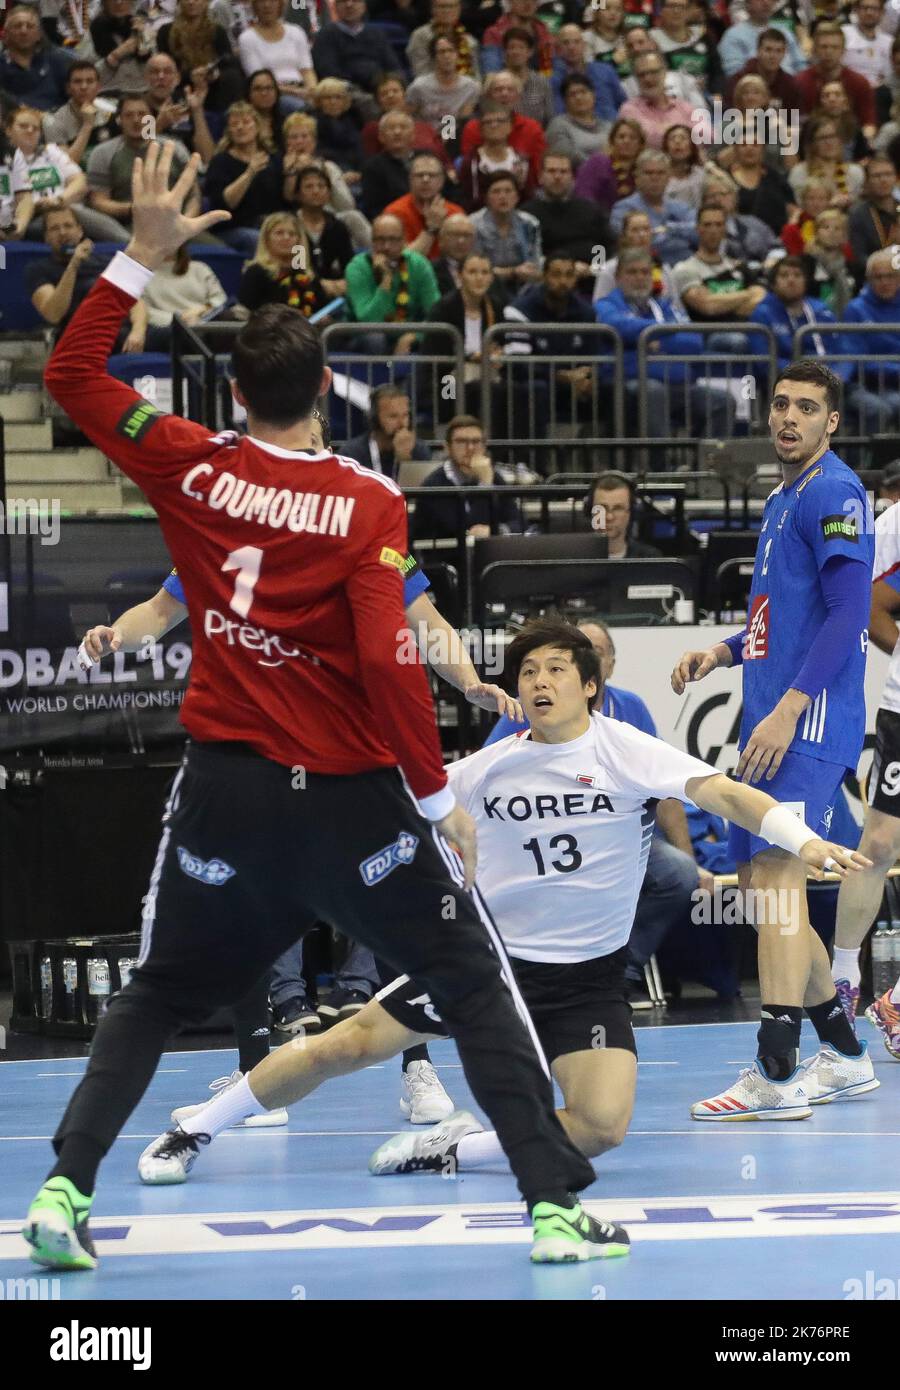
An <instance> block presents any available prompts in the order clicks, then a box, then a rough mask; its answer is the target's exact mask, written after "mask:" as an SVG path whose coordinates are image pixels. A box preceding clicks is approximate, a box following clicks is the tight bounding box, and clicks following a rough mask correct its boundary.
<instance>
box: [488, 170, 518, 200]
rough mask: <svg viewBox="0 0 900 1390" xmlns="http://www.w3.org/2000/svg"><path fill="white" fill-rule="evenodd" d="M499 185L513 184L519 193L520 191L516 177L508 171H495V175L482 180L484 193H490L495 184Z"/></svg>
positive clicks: (491, 174) (489, 175) (492, 174)
mask: <svg viewBox="0 0 900 1390" xmlns="http://www.w3.org/2000/svg"><path fill="white" fill-rule="evenodd" d="M498 183H511V184H512V186H513V188H514V189H515V190H516V192H517V193H518V192H519V191H520V190H519V185H518V184H517V183H516V179H515V175H513V174H511V173H510V172H509V170H508V169H495V170H494V171H493V173H490V174H486V175H485V177H484V178H483V179H482V181H481V191H482V193H484V194H487V193H489V192H490V190H491V189H492V188H493V187H494V186H495V184H498Z"/></svg>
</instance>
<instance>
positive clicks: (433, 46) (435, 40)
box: [428, 34, 456, 58]
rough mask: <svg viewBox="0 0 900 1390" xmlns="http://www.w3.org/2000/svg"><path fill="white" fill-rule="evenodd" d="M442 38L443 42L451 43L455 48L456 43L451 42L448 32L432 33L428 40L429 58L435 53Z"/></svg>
mask: <svg viewBox="0 0 900 1390" xmlns="http://www.w3.org/2000/svg"><path fill="white" fill-rule="evenodd" d="M442 39H443V40H444V42H445V43H449V44H453V47H454V48H456V44H455V43H453V40H452V39H451V37H450V35H449V34H432V36H431V38H430V39H429V40H428V56H429V58H433V57H434V55H435V54H436V53H437V46H438V44H439V43H440V42H441V40H442Z"/></svg>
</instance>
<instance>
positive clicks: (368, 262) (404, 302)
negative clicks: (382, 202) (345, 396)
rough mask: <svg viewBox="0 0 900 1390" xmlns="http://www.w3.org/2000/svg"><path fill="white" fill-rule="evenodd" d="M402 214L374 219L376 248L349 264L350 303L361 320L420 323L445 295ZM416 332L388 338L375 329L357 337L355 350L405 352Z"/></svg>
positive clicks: (374, 242)
mask: <svg viewBox="0 0 900 1390" xmlns="http://www.w3.org/2000/svg"><path fill="white" fill-rule="evenodd" d="M404 241H405V238H404V235H403V223H402V222H401V221H400V219H399V217H393V216H389V215H388V214H387V213H382V215H381V217H376V219H375V221H374V222H373V223H372V250H371V251H363V252H361V253H360V254H359V255H358V256H354V257H353V259H352V261H349V262H348V264H347V272H346V274H347V303H348V304H349V306H350V313H351V317H352V318H354V319H356V321H357V322H358V323H419V322H421V321H422V320H423V319H427V317H428V311H429V309H430V308H431V306H432V305H433V304H436V303H437V301H438V300H439V299H440V297H441V295H440V291H439V289H438V287H437V280H436V279H435V274H434V271H433V270H432V268H431V263H430V262H429V261H428V260H426V258H425V257H424V256H421V255H419V253H418V251H411V250H408V249H407V248H406V246H405V245H404ZM415 336H416V335H415V333H401V334H400V335H399V336H398V337H396V338H392V339H391V340H390V343H389V342H388V336H387V334H386V333H381V332H378V331H377V330H374V329H373V330H372V331H371V332H368V333H361V334H360V336H359V337H358V338H354V340H353V351H354V352H364V353H369V354H371V355H373V356H382V355H384V354H385V353H387V352H389V351H393V352H394V353H396V354H397V355H398V356H405V355H406V354H407V353H408V352H409V351H410V350H411V348H412V344H413V342H414V340H415Z"/></svg>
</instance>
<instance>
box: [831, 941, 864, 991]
mask: <svg viewBox="0 0 900 1390" xmlns="http://www.w3.org/2000/svg"><path fill="white" fill-rule="evenodd" d="M859 976H860V971H859V947H858V946H854V947H851V948H849V949H848V948H845V947H843V946H835V948H834V960H833V961H832V963H831V978H832V979H833V980H849V982H850V985H851V987H855V988H857V989H858V988H859Z"/></svg>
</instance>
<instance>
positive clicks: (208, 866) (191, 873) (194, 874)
mask: <svg viewBox="0 0 900 1390" xmlns="http://www.w3.org/2000/svg"><path fill="white" fill-rule="evenodd" d="M178 862H179V864H180V865H181V868H182V871H183V872H184V873H186V874H187V876H188V878H195V879H197V881H198V882H199V883H207V884H209V885H210V887H212V888H219V887H221V885H222V884H223V883H227V882H228V880H229V879H230V878H233V877H234V874H235V870H234V869H232V867H231V865H230V864H226V863H225V861H224V860H222V859H210V860H209V861H207V860H205V859H198V858H197V855H196V854H191V852H190V850H187V849H183V848H182V846H181V845H179V846H178Z"/></svg>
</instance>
